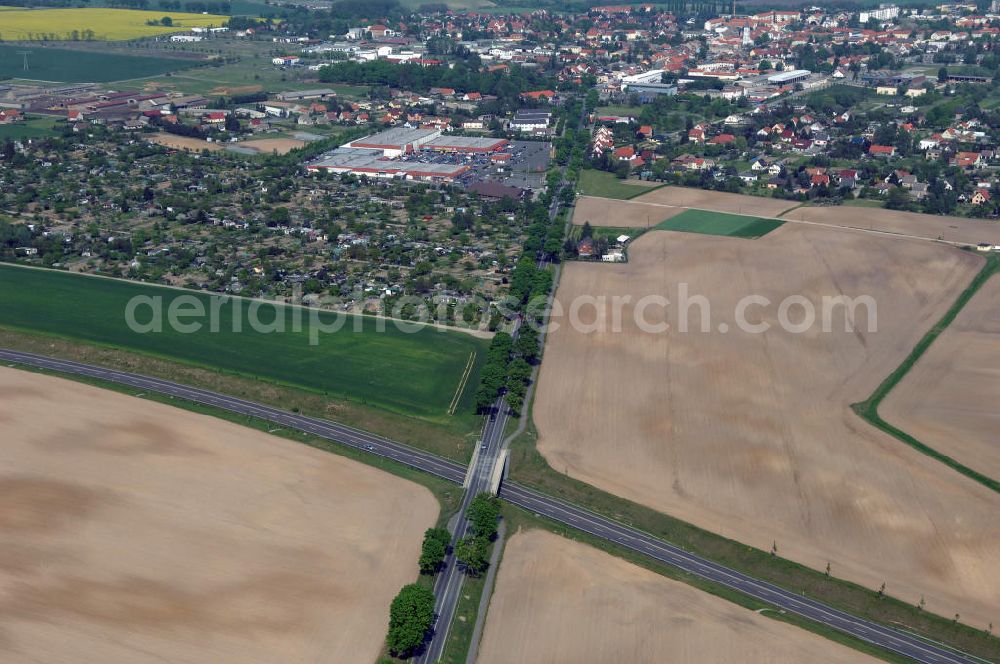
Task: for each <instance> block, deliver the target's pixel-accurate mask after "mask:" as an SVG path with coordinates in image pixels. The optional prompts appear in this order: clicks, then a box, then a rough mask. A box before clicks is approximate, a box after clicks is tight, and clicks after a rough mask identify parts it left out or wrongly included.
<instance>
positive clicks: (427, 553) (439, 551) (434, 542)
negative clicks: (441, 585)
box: [419, 528, 451, 574]
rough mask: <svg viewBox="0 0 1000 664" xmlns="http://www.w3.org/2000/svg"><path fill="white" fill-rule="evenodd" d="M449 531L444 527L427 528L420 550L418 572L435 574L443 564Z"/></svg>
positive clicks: (449, 538)
mask: <svg viewBox="0 0 1000 664" xmlns="http://www.w3.org/2000/svg"><path fill="white" fill-rule="evenodd" d="M449 542H451V533H449V532H448V531H447V530H445V529H444V528H428V529H427V531H426V532H425V533H424V544H423V548H422V549H421V551H420V562H419V565H420V573H421V574H437V573H438V571H439V570H440V569H441V566H442V565H443V564H444V557H445V554H446V553H447V552H448V543H449Z"/></svg>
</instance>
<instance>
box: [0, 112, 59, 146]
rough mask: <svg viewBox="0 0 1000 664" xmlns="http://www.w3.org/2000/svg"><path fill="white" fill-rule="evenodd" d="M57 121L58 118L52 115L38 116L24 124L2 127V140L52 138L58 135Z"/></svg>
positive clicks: (26, 120)
mask: <svg viewBox="0 0 1000 664" xmlns="http://www.w3.org/2000/svg"><path fill="white" fill-rule="evenodd" d="M56 120H57V118H55V117H53V116H50V115H36V116H30V117H28V118H27V119H25V120H24V121H22V122H15V123H13V124H4V125H0V140H3V139H7V138H11V139H19V138H39V137H41V136H51V135H52V134H54V133H56V131H55V124H56Z"/></svg>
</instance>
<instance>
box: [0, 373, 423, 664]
mask: <svg viewBox="0 0 1000 664" xmlns="http://www.w3.org/2000/svg"><path fill="white" fill-rule="evenodd" d="M0 440H2V444H0V497H2V500H0V528H2V531H3V546H2V547H0V587H2V588H3V593H2V596H0V616H2V620H0V653H2V656H0V659H3V661H4V662H42V661H44V662H50V663H56V662H66V663H69V662H74V663H75V662H80V661H84V660H86V661H92V662H129V663H130V664H136V663H144V662H163V661H171V662H219V663H225V662H239V663H240V664H245V663H253V662H259V663H261V664H264V663H267V664H270V663H272V662H315V661H341V662H346V661H351V662H356V661H374V660H375V659H376V658H377V656H378V653H379V651H380V649H381V647H382V643H383V639H384V635H385V625H386V622H387V620H388V611H389V604H390V602H391V600H392V597H393V595H394V594H395V592H396V591H397V590H398V589H399V587H400V586H401V585H403V584H405V583H407V582H409V581H411V580H412V579H413V577H414V576H415V569H416V568H415V561H416V559H417V556H418V555H419V552H420V542H421V535H422V533H423V530H424V529H425V528H426V527H428V526H430V525H432V524H433V523H434V521H435V518H436V516H437V512H438V505H437V502H436V501H435V499H434V497H433V495H432V494H431V493H430V492H429V491H427V490H426V489H425V488H423V487H420V486H418V485H416V484H413V483H411V482H408V481H405V480H402V479H399V478H396V477H393V476H391V475H388V474H386V473H384V472H382V471H379V470H376V469H373V468H370V467H368V466H365V465H363V464H361V463H358V462H355V461H351V460H348V459H345V458H343V457H339V456H336V455H333V454H329V453H325V452H321V451H319V450H316V449H313V448H311V447H307V446H305V445H300V444H297V443H294V442H291V441H288V440H285V439H281V438H275V437H272V436H268V435H267V434H265V433H263V432H260V431H257V430H253V429H247V428H244V427H240V426H237V425H235V424H232V423H229V422H225V421H223V420H218V419H215V418H211V417H207V416H203V415H198V414H194V413H191V412H188V411H184V410H178V409H175V408H172V407H170V406H166V405H163V404H158V403H154V402H151V401H145V400H142V399H136V398H134V397H130V396H126V395H123V394H119V393H116V392H109V391H105V390H102V389H99V388H95V387H91V386H87V385H83V384H80V383H76V382H72V381H67V380H63V379H61V378H54V377H50V376H43V375H40V374H34V373H28V372H22V371H18V370H14V369H8V368H0ZM318 524H320V525H318Z"/></svg>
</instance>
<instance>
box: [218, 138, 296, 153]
mask: <svg viewBox="0 0 1000 664" xmlns="http://www.w3.org/2000/svg"><path fill="white" fill-rule="evenodd" d="M305 144H306V142H305V141H300V140H298V139H297V138H260V139H257V140H253V141H243V142H241V143H234V144H233V145H236V146H238V147H241V148H250V149H252V150H256V151H257V152H260V153H262V154H270V153H272V152H276V153H278V154H288V153H289V152H291V151H292V150H296V149H298V148H301V147H302V146H303V145H305Z"/></svg>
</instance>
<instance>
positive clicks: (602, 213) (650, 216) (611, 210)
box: [573, 196, 684, 228]
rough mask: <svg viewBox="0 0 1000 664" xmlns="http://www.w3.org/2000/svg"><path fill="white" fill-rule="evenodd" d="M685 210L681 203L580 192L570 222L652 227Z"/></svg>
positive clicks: (592, 224) (620, 226)
mask: <svg viewBox="0 0 1000 664" xmlns="http://www.w3.org/2000/svg"><path fill="white" fill-rule="evenodd" d="M681 212H684V208H681V207H666V206H663V205H650V204H648V203H639V202H636V201H621V200H617V199H614V198H596V197H594V196H580V197H579V198H577V199H576V207H575V209H574V210H573V224H574V225H576V226H583V225H584V224H585V223H590V225H591V226H614V227H616V228H653V227H654V226H656V225H657V224H658V223H660V222H661V221H663V220H664V219H669V218H670V217H672V216H674V215H677V214H680V213H681Z"/></svg>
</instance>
